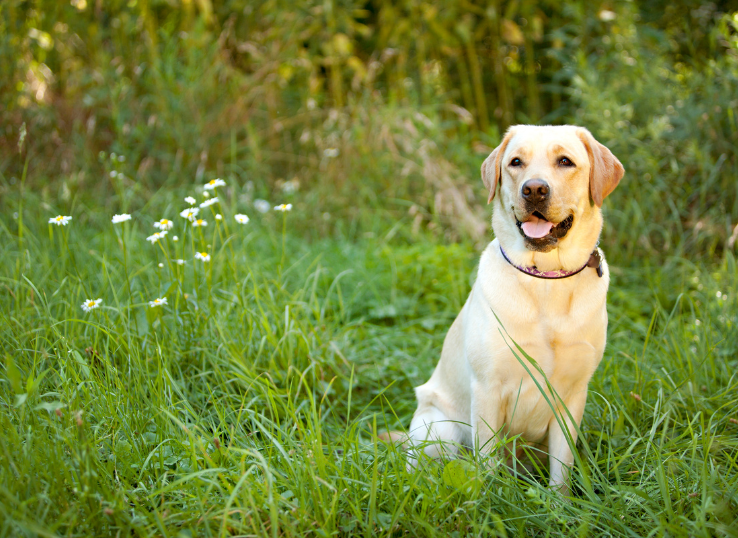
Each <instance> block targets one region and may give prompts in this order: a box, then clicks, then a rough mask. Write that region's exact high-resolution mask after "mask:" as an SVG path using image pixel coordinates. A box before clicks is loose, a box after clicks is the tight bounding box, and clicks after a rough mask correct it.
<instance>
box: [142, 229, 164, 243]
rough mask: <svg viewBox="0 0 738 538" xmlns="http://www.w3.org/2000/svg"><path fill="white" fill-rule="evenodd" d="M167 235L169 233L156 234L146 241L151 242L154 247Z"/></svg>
mask: <svg viewBox="0 0 738 538" xmlns="http://www.w3.org/2000/svg"><path fill="white" fill-rule="evenodd" d="M165 235H167V232H166V231H164V232H156V233H155V234H154V235H150V236H148V237H147V238H146V241H151V244H152V245H153V244H154V243H156V242H157V241H158V240H159V239H163V238H164V236H165Z"/></svg>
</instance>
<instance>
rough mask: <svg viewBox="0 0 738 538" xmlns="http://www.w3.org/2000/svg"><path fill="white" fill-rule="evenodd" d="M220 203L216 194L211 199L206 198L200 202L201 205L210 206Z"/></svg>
mask: <svg viewBox="0 0 738 538" xmlns="http://www.w3.org/2000/svg"><path fill="white" fill-rule="evenodd" d="M217 203H218V197H217V196H215V197H214V198H210V200H205V201H204V202H203V203H201V204H200V207H210V206H211V205H213V204H217Z"/></svg>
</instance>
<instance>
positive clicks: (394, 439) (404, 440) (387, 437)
mask: <svg viewBox="0 0 738 538" xmlns="http://www.w3.org/2000/svg"><path fill="white" fill-rule="evenodd" d="M377 438H378V439H379V440H380V441H383V442H385V443H388V444H392V445H398V446H399V447H400V448H401V449H403V450H404V449H406V448H407V446H408V441H409V438H408V436H407V434H406V433H405V432H381V433H379V434H378V435H377Z"/></svg>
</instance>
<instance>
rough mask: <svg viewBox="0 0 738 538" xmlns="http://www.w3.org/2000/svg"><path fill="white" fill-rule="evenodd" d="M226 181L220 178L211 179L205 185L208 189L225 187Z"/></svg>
mask: <svg viewBox="0 0 738 538" xmlns="http://www.w3.org/2000/svg"><path fill="white" fill-rule="evenodd" d="M225 184H226V182H225V181H223V180H222V179H220V178H217V179H211V180H210V181H208V182H207V183H205V186H204V187H203V188H204V189H205V190H206V191H212V190H213V189H215V188H216V187H225Z"/></svg>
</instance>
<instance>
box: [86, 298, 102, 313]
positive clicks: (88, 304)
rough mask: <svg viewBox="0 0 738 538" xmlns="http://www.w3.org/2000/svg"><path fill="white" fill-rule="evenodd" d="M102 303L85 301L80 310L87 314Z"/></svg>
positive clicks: (98, 300) (99, 301) (100, 300)
mask: <svg viewBox="0 0 738 538" xmlns="http://www.w3.org/2000/svg"><path fill="white" fill-rule="evenodd" d="M101 303H102V299H87V300H86V301H85V302H84V303H82V310H84V311H85V312H89V311H90V310H94V309H95V308H97V307H98V306H100V304H101Z"/></svg>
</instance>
